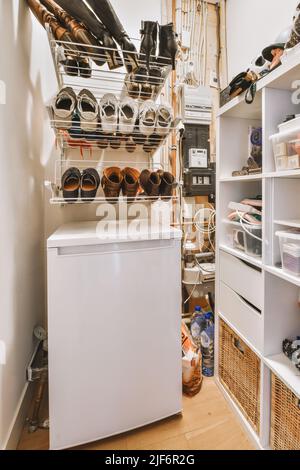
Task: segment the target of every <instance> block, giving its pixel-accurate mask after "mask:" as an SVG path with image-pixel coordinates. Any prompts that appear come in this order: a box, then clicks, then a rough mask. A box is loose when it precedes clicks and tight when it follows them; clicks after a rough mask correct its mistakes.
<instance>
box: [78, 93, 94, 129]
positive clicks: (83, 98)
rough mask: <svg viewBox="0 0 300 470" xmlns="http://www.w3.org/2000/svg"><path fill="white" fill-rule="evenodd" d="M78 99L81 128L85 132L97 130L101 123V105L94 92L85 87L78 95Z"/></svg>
mask: <svg viewBox="0 0 300 470" xmlns="http://www.w3.org/2000/svg"><path fill="white" fill-rule="evenodd" d="M77 101H78V104H77V110H78V114H79V119H80V128H81V129H82V130H83V131H85V132H94V131H96V130H97V128H98V124H99V106H98V103H97V100H96V98H95V97H94V95H93V93H91V92H90V91H89V90H85V89H83V90H81V92H80V93H79V95H78V96H77Z"/></svg>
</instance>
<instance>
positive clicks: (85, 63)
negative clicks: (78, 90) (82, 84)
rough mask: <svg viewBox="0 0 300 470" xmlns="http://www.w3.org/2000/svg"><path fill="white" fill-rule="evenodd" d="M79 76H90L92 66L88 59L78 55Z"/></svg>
mask: <svg viewBox="0 0 300 470" xmlns="http://www.w3.org/2000/svg"><path fill="white" fill-rule="evenodd" d="M78 70H79V76H80V77H82V78H91V76H92V68H91V64H90V61H89V59H86V58H82V57H79V59H78Z"/></svg>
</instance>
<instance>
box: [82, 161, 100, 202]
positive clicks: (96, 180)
mask: <svg viewBox="0 0 300 470" xmlns="http://www.w3.org/2000/svg"><path fill="white" fill-rule="evenodd" d="M99 186H100V176H99V173H98V171H97V170H96V169H95V168H87V169H86V170H83V172H82V176H81V182H80V188H81V193H80V195H81V198H82V199H84V200H85V201H86V202H92V201H93V200H94V199H95V197H96V195H97V191H98V188H99Z"/></svg>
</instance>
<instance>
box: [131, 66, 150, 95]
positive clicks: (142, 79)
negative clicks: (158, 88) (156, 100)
mask: <svg viewBox="0 0 300 470" xmlns="http://www.w3.org/2000/svg"><path fill="white" fill-rule="evenodd" d="M134 80H135V82H136V83H137V84H139V87H140V98H141V99H142V100H144V101H145V100H150V99H151V97H152V87H151V85H150V83H149V81H148V80H149V74H148V70H147V68H146V67H144V66H143V65H142V66H140V67H139V68H138V69H137V71H136V72H135V74H134Z"/></svg>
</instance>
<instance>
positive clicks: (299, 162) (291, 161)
mask: <svg viewBox="0 0 300 470" xmlns="http://www.w3.org/2000/svg"><path fill="white" fill-rule="evenodd" d="M287 167H288V170H297V169H298V168H300V155H293V156H291V157H288V165H287Z"/></svg>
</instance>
